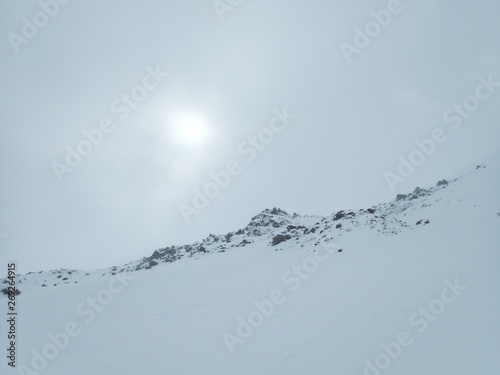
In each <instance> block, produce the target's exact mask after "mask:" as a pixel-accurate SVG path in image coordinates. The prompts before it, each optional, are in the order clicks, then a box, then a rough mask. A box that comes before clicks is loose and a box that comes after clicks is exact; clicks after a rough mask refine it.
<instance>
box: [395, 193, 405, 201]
mask: <svg viewBox="0 0 500 375" xmlns="http://www.w3.org/2000/svg"><path fill="white" fill-rule="evenodd" d="M406 197H408V196H407V195H406V194H398V195H396V200H397V201H400V200H403V199H405V198H406Z"/></svg>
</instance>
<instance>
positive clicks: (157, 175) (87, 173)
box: [0, 0, 500, 275]
mask: <svg viewBox="0 0 500 375" xmlns="http://www.w3.org/2000/svg"><path fill="white" fill-rule="evenodd" d="M45 1H46V2H47V3H51V1H50V0H45ZM394 1H395V0H392V1H378V0H377V1H352V0H335V1H332V0H313V1H299V0H245V1H242V2H240V4H239V5H238V4H237V3H238V1H236V0H233V1H232V2H228V1H225V0H224V1H222V2H219V3H218V5H219V13H220V14H218V13H217V11H216V10H215V8H214V2H212V0H186V1H182V2H181V1H171V0H161V1H160V0H142V1H138V0H136V1H132V0H120V1H118V0H109V1H105V2H103V1H98V0H86V1H78V0H73V1H70V2H68V4H64V5H63V4H60V3H57V4H59V5H58V8H59V9H57V8H56V7H55V6H53V3H52V6H48V7H45V9H46V10H45V11H44V10H43V9H42V8H41V5H40V4H39V3H37V2H36V1H24V2H18V1H12V0H8V1H3V2H2V3H1V4H0V26H1V27H0V51H1V59H0V78H1V81H0V82H1V86H0V106H1V112H0V113H1V128H0V172H1V177H0V241H1V243H0V254H2V260H3V261H5V262H7V261H10V260H15V261H17V262H18V263H19V266H18V268H19V269H20V271H21V272H28V271H38V270H42V269H44V270H47V269H52V268H60V267H66V268H79V269H91V268H97V267H105V266H112V265H115V264H121V263H124V262H127V261H131V260H134V259H136V258H140V257H142V256H146V255H149V254H150V253H151V252H152V251H153V250H155V249H156V248H159V247H163V246H169V245H174V244H183V243H190V242H195V241H197V240H201V239H202V238H203V237H205V236H206V235H208V234H209V233H221V234H222V233H227V232H229V231H232V230H235V229H238V228H240V227H243V226H245V225H246V224H247V223H248V222H249V220H250V218H251V217H252V216H254V215H255V214H257V213H258V212H260V211H262V210H263V209H265V208H268V207H273V206H278V207H280V208H282V209H284V210H286V211H289V212H297V213H301V214H325V215H326V214H331V213H332V212H334V211H336V210H339V209H344V208H362V207H369V206H371V205H373V204H376V203H379V202H382V201H387V200H390V199H392V198H393V197H394V196H395V194H396V193H397V192H406V191H409V190H413V188H414V187H415V186H417V185H420V186H425V185H429V184H434V183H435V182H436V181H437V180H438V179H441V178H445V177H447V176H449V175H450V174H453V173H456V172H459V171H460V170H461V169H462V168H464V167H466V166H468V165H469V164H472V163H474V162H475V161H477V160H479V159H481V158H482V157H484V156H486V155H488V154H490V153H492V152H494V151H495V150H497V149H498V148H499V146H500V130H499V120H500V112H499V110H498V109H499V105H498V103H499V99H500V88H498V87H495V85H494V84H491V82H490V84H489V89H490V91H488V88H487V87H484V81H485V80H486V81H487V80H488V79H490V81H491V80H493V81H494V82H500V64H499V61H500V23H499V22H498V15H499V14H500V3H499V2H497V1H492V0H478V1H456V0H442V1H430V0H419V1H410V0H401V2H400V4H399V6H398V7H396V5H397V4H396V3H394ZM231 3H232V4H235V5H234V6H229V5H227V4H231ZM221 4H226V5H221ZM388 7H389V8H390V7H392V8H391V9H392V11H394V13H390V14H391V19H390V21H389V20H388V18H387V13H380V16H379V17H378V18H379V21H378V22H379V24H380V23H385V26H379V29H380V30H378V29H377V25H376V24H374V22H377V21H376V20H375V17H374V15H373V14H372V13H371V12H373V11H377V12H380V11H382V10H383V9H388ZM229 8H231V10H229ZM40 12H46V13H47V12H48V13H52V17H51V16H50V15H48V16H44V15H43V14H41V13H40ZM384 15H385V16H386V17H385V18H384ZM24 17H25V18H24ZM26 20H27V22H28V23H26ZM30 23H35V25H34V27H35V30H33V26H30ZM36 24H38V25H40V27H38V26H36ZM356 27H358V28H359V29H360V30H364V32H369V33H372V35H373V37H370V36H368V38H369V39H370V42H369V45H368V46H366V47H363V48H358V47H359V46H361V44H360V43H363V42H365V43H366V40H364V41H363V37H360V36H359V35H358V37H357V39H356V40H355V36H356V33H357V32H356V31H355V28H356ZM366 27H368V30H366ZM23 33H24V34H23ZM30 33H31V34H30ZM14 34H15V36H14ZM35 34H36V35H35ZM26 36H29V38H28V37H26ZM23 38H24V39H23ZM360 39H361V40H360ZM356 42H358V46H356ZM342 43H344V44H342ZM346 44H349V45H351V46H352V47H353V48H357V52H356V53H353V54H351V55H349V56H348V58H346V54H345V53H344V52H343V49H342V48H341V46H342V45H343V46H344V49H345V46H346ZM16 50H17V52H16ZM351 51H352V49H351ZM348 60H352V61H351V62H350V63H349V62H348ZM148 69H149V70H148ZM151 70H153V71H154V70H157V73H154V74H152V73H151ZM161 72H165V74H164V73H161ZM167 72H168V77H165V76H166V73H167ZM148 75H149V76H151V77H148ZM155 77H156V80H155ZM480 77H483V78H482V80H483V87H482V88H481V89H479V91H478V92H479V95H480V97H481V98H480V100H479V99H477V100H474V98H469V99H467V98H468V97H469V96H471V95H472V96H473V97H475V96H476V94H477V90H476V88H477V87H478V85H481V84H482V83H481V78H480ZM141 85H144V86H146V88H141V87H140V86H141ZM144 86H143V87H144ZM133 90H135V91H134V93H133V94H134V95H135V98H137V100H139V99H138V98H140V100H143V101H142V102H140V103H139V104H138V105H137V108H132V107H135V106H136V103H135V101H134V99H133V98H134V97H132V99H131V100H132V102H130V100H129V103H131V104H130V105H129V107H128V108H129V109H130V113H126V110H125V109H124V108H123V106H124V105H125V104H124V103H126V102H125V101H123V100H126V99H123V98H124V97H122V95H131V91H133ZM496 90H498V92H497V91H496ZM464 100H468V102H467V103H466V104H467V106H468V108H469V109H471V110H470V111H469V112H467V113H465V116H462V119H460V120H458V119H457V118H456V117H455V120H454V121H453V122H452V121H451V119H450V117H448V118H449V119H450V120H449V122H446V121H445V120H444V119H443V114H444V113H445V112H446V111H447V110H448V109H450V108H453V107H452V106H453V105H454V103H463V102H464ZM117 101H118V102H117ZM285 107H286V110H287V111H288V113H290V114H293V115H295V116H296V117H295V118H294V119H291V120H287V122H288V124H285V125H286V126H282V124H283V122H282V121H273V124H274V125H275V128H276V127H277V126H278V125H279V127H280V129H283V128H284V130H283V131H281V132H279V133H269V131H265V130H264V131H263V130H262V129H264V128H265V127H269V124H270V121H271V120H272V119H273V118H274V116H275V114H274V112H273V110H275V109H277V110H279V111H283V110H284V108H285ZM113 108H114V109H113ZM120 108H121V110H120ZM472 109H473V110H472ZM457 113H459V112H456V113H454V115H455V116H456V115H457ZM290 116H291V115H290ZM449 116H451V114H450V113H449ZM121 117H122V118H121ZM108 120H109V122H108V124H107V127H105V129H106V130H108V131H109V132H108V133H102V134H103V138H102V140H100V139H99V136H96V137H97V138H95V142H97V143H99V142H100V143H99V144H98V145H97V146H93V149H92V150H91V151H90V152H89V155H87V156H85V157H83V158H82V161H81V164H80V165H79V166H77V167H76V168H74V169H73V170H72V172H71V173H63V174H62V182H60V181H59V179H58V176H57V175H56V173H55V172H54V169H53V168H54V164H53V163H54V162H57V163H61V164H58V165H59V166H61V165H63V164H64V163H65V158H66V156H67V153H68V149H67V147H70V148H73V149H76V148H77V146H78V144H79V143H81V142H82V141H84V140H85V139H86V138H85V136H84V135H83V133H82V130H84V129H86V131H87V132H92V131H93V130H94V129H99V125H100V123H101V122H102V121H104V122H106V121H108ZM458 122H460V125H461V126H458ZM103 126H106V124H105V125H103ZM452 126H455V127H456V128H457V129H453V128H452ZM436 128H442V129H444V130H445V132H446V137H447V140H446V141H445V142H444V143H441V144H437V145H436V148H435V150H434V151H433V153H431V154H430V155H429V156H426V159H425V161H423V163H422V164H421V165H420V166H418V167H416V168H415V171H414V172H413V173H412V174H411V175H410V176H409V177H407V178H405V181H404V182H398V183H397V184H395V191H393V190H392V189H391V188H390V187H389V185H388V183H387V182H386V178H385V176H384V174H385V173H386V172H387V171H390V172H392V173H397V169H398V165H399V163H400V161H399V160H398V157H399V156H400V155H401V156H403V157H405V158H408V157H409V155H410V153H411V152H413V151H414V150H418V149H417V148H416V145H415V140H416V139H420V140H422V139H424V138H429V137H431V134H432V132H433V130H435V129H436ZM259 132H261V133H260V134H264V135H267V136H269V134H274V139H273V140H272V141H270V142H269V143H268V144H267V145H265V149H263V150H258V151H257V152H256V157H255V159H254V160H252V161H248V160H247V158H249V157H250V151H248V150H249V148H250V147H251V146H250V145H249V144H246V145H243V146H242V142H243V141H245V140H246V139H247V138H248V137H251V136H255V135H257V134H259ZM94 134H96V133H94ZM266 139H267V138H266ZM84 146H85V145H84ZM84 146H82V147H83V148H82V150H84V151H88V150H85V147H84ZM239 147H243V148H240V150H239V151H238V148H239ZM252 147H253V146H252ZM253 148H254V149H255V150H257V148H256V147H253ZM242 150H247V153H246V154H244V153H243V152H242ZM231 160H234V161H236V162H237V163H238V166H239V172H241V173H239V174H238V175H237V176H234V177H231V181H230V183H229V184H228V186H227V187H225V188H224V189H221V191H220V192H219V194H218V195H217V196H216V197H215V198H213V199H210V204H209V206H208V207H207V208H206V209H203V210H200V212H199V214H198V215H192V216H190V223H189V224H187V223H186V221H185V220H184V218H183V216H182V215H181V212H180V210H179V205H180V204H182V203H184V204H186V205H191V204H192V203H191V201H192V199H193V196H194V193H193V190H194V189H200V190H203V188H204V187H206V184H207V183H208V182H210V181H211V177H210V173H211V172H217V171H220V170H223V169H225V168H226V165H227V163H228V162H229V161H231ZM233 166H234V165H233ZM66 168H69V167H68V166H67V167H66ZM184 207H185V206H184ZM4 273H5V270H4V269H2V270H0V275H3V274H4Z"/></svg>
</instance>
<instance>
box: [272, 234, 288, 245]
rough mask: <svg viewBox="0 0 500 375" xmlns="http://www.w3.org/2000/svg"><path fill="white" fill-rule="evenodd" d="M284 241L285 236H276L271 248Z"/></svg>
mask: <svg viewBox="0 0 500 375" xmlns="http://www.w3.org/2000/svg"><path fill="white" fill-rule="evenodd" d="M285 241H286V238H285V236H284V235H282V234H278V235H277V236H275V237H274V238H273V246H276V245H279V244H280V243H282V242H285Z"/></svg>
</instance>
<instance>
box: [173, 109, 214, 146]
mask: <svg viewBox="0 0 500 375" xmlns="http://www.w3.org/2000/svg"><path fill="white" fill-rule="evenodd" d="M171 125H172V127H173V129H172V130H173V135H174V137H175V139H176V140H177V141H178V142H180V143H181V144H183V145H185V146H196V145H200V144H202V143H204V142H205V141H206V140H207V138H208V136H209V129H208V125H207V123H206V121H205V120H204V119H203V117H201V116H199V115H195V114H181V115H177V116H175V117H174V119H173V121H172V123H171Z"/></svg>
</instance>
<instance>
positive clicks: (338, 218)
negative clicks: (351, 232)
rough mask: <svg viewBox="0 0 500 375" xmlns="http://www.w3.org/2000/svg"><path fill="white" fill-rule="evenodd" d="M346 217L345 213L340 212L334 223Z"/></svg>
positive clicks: (334, 218) (336, 215)
mask: <svg viewBox="0 0 500 375" xmlns="http://www.w3.org/2000/svg"><path fill="white" fill-rule="evenodd" d="M344 217H345V213H344V211H339V212H337V213H336V214H335V216H334V217H333V221H337V220H340V219H343V218H344Z"/></svg>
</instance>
